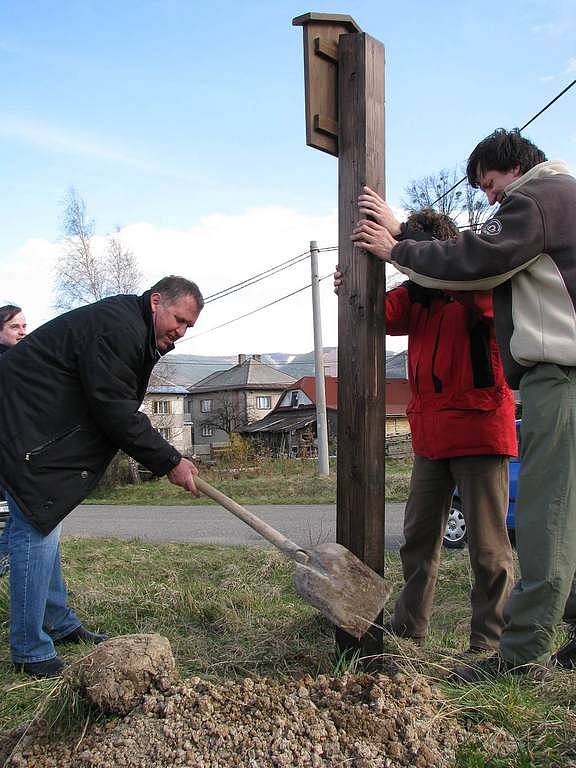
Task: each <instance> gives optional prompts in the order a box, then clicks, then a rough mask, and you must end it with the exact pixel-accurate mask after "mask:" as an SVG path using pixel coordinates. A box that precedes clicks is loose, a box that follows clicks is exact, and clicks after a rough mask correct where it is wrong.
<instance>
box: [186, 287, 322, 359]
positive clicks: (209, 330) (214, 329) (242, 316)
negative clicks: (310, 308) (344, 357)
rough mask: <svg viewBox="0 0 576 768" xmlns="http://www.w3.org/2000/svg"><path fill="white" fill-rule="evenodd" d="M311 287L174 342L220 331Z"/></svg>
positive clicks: (303, 288)
mask: <svg viewBox="0 0 576 768" xmlns="http://www.w3.org/2000/svg"><path fill="white" fill-rule="evenodd" d="M328 277H332V273H330V274H328V275H324V276H323V277H321V278H320V279H319V282H322V280H326V279H327V278H328ZM311 286H312V283H308V285H305V286H303V287H302V288H298V289H297V290H295V291H292V292H291V293H287V294H286V296H281V297H280V298H278V299H274V301H270V302H269V303H268V304H264V306H262V307H257V309H253V310H251V311H250V312H246V313H245V314H243V315H239V316H238V317H234V318H232V320H227V321H226V322H225V323H221V324H220V325H215V326H214V327H213V328H208V330H206V331H202V333H196V334H195V335H194V336H189V337H188V338H187V339H178V341H176V344H183V343H184V342H186V341H192V340H193V339H198V338H200V336H205V335H206V334H207V333H212V331H218V330H220V328H225V327H226V326H227V325H231V324H232V323H235V322H237V321H238V320H243V319H244V318H245V317H250V315H255V314H256V312H261V311H262V310H263V309H268V308H269V307H272V306H274V304H279V303H280V302H281V301H285V300H286V299H290V298H291V297H292V296H296V294H297V293H302V291H305V290H306V289H307V288H310V287H311Z"/></svg>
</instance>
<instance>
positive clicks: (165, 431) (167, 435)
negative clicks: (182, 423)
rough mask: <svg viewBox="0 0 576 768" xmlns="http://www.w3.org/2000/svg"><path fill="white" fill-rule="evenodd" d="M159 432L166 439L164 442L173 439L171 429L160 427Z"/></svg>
mask: <svg viewBox="0 0 576 768" xmlns="http://www.w3.org/2000/svg"><path fill="white" fill-rule="evenodd" d="M158 432H160V435H161V436H162V437H163V438H164V440H170V438H171V437H172V430H171V429H170V427H159V428H158Z"/></svg>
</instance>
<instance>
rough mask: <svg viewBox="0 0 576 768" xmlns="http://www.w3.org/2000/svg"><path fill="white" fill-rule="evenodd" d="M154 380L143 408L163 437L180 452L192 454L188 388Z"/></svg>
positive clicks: (149, 387)
mask: <svg viewBox="0 0 576 768" xmlns="http://www.w3.org/2000/svg"><path fill="white" fill-rule="evenodd" d="M159 381H160V380H158V379H156V380H153V381H152V382H151V383H150V384H149V386H148V389H147V390H146V395H145V397H144V402H143V403H142V410H143V411H144V413H145V414H146V415H147V416H148V418H149V419H150V421H151V423H152V426H153V427H155V428H156V429H157V430H158V432H160V434H161V435H162V437H163V438H165V439H166V440H168V442H169V443H171V444H172V445H173V446H174V447H175V448H177V449H178V450H179V451H180V453H182V454H184V455H190V454H191V453H193V450H192V433H191V429H190V417H189V415H188V413H187V400H188V389H187V387H181V386H177V385H173V384H169V383H157V382H159Z"/></svg>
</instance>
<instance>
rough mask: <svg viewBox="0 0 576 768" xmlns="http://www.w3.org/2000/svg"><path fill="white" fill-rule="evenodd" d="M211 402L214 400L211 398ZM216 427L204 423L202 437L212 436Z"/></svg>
mask: <svg viewBox="0 0 576 768" xmlns="http://www.w3.org/2000/svg"><path fill="white" fill-rule="evenodd" d="M209 402H212V401H211V400H210V401H209ZM213 434H214V429H213V428H212V426H211V425H210V424H202V437H212V435H213Z"/></svg>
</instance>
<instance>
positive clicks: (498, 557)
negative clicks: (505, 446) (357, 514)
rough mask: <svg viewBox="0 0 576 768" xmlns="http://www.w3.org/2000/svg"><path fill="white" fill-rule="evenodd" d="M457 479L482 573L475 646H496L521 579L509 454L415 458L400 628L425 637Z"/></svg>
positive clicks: (474, 594)
mask: <svg viewBox="0 0 576 768" xmlns="http://www.w3.org/2000/svg"><path fill="white" fill-rule="evenodd" d="M455 485H458V489H459V491H460V496H461V499H462V514H463V515H464V519H465V521H466V529H467V532H468V551H469V555H470V564H471V566H472V571H473V574H474V583H473V586H472V590H471V593H470V604H471V607H472V617H471V621H470V645H472V646H476V647H478V648H485V649H496V648H498V643H499V640H500V634H501V632H502V628H503V627H504V606H505V605H506V601H507V599H508V596H509V594H510V590H511V589H512V584H513V582H514V563H513V557H512V549H511V547H510V541H509V539H508V533H507V531H506V512H507V509H508V457H507V456H497V455H495V456H460V457H457V458H453V459H434V460H433V459H426V458H424V457H423V456H415V457H414V467H413V470H412V477H411V480H410V495H409V497H408V501H407V503H406V510H405V512H404V539H405V543H404V545H403V546H402V547H401V549H400V557H401V559H402V569H403V572H404V588H403V589H402V592H401V594H400V596H399V598H398V600H397V602H396V606H395V608H394V615H393V616H392V620H391V624H392V629H393V631H394V632H395V633H396V634H399V635H402V636H404V637H413V638H423V637H424V636H425V635H426V633H427V631H428V624H429V621H430V616H431V614H432V608H433V601H434V591H435V589H436V581H437V579H438V568H439V565H440V553H441V551H442V539H443V536H444V531H445V530H446V522H447V519H448V513H449V510H450V502H451V499H452V493H453V491H454V487H455Z"/></svg>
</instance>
